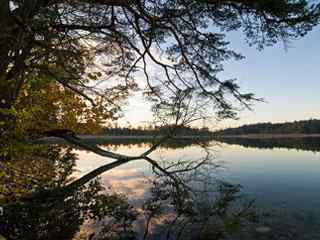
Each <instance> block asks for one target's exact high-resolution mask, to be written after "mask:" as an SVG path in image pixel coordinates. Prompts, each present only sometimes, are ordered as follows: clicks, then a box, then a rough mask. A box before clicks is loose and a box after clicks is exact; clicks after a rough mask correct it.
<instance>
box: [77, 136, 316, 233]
mask: <svg viewBox="0 0 320 240" xmlns="http://www.w3.org/2000/svg"><path fill="white" fill-rule="evenodd" d="M319 140H320V139H314V138H313V139H280V140H267V139H264V140H259V139H226V140H225V142H221V140H220V142H218V141H212V142H210V144H209V145H210V149H211V153H212V157H213V160H212V161H213V162H214V163H216V164H217V165H219V166H218V167H217V166H214V167H210V168H206V169H205V170H204V172H205V174H206V175H207V177H208V178H210V179H211V180H213V181H214V180H223V181H226V182H229V183H232V184H240V185H241V186H242V189H241V193H242V194H243V197H244V198H245V199H247V200H251V199H254V200H255V204H256V206H257V210H258V211H259V212H266V213H268V214H270V216H268V217H266V221H265V222H264V223H263V226H265V225H267V226H269V227H270V228H271V229H272V231H273V232H276V235H278V236H281V237H282V239H291V238H290V237H294V238H292V239H315V238H319V237H320V231H319V230H320V228H319V227H320V211H319V206H320V184H319V183H320V151H319V150H320V148H319V147H320V141H319ZM226 142H227V143H226ZM147 147H148V144H143V143H142V144H125V145H121V144H119V145H105V146H104V148H106V149H110V150H116V151H117V152H119V153H123V154H128V155H137V154H138V153H142V152H143V151H145V149H147ZM76 153H77V154H78V156H79V160H78V161H77V169H78V171H77V173H76V175H77V177H79V176H82V175H84V174H85V173H88V172H89V171H91V170H93V169H95V168H97V167H99V166H101V165H103V164H106V163H108V162H109V161H110V160H108V159H106V158H103V157H100V156H97V155H95V154H93V153H89V152H84V151H80V150H76ZM205 154H206V153H205V151H204V150H203V148H201V147H199V146H197V145H193V144H189V145H188V144H187V145H183V146H181V147H177V146H175V147H174V148H170V146H166V147H164V148H159V149H158V150H157V151H156V152H154V153H153V154H152V158H153V159H156V160H160V161H161V163H162V164H164V165H165V164H166V162H176V161H178V160H181V159H183V160H186V161H193V160H197V159H199V158H201V157H203V156H205ZM201 174H203V172H202V173H201ZM152 176H153V173H152V168H151V166H150V164H149V163H147V162H146V161H143V160H140V161H134V162H131V163H128V164H126V165H123V166H120V167H118V168H116V169H113V170H111V171H110V172H107V173H105V174H103V175H102V176H101V181H102V183H103V185H104V186H106V187H110V188H111V189H112V190H114V191H116V192H121V193H124V194H126V195H127V196H128V198H129V201H130V203H131V204H132V205H134V206H136V207H138V208H139V207H141V205H142V203H143V202H144V200H145V199H148V197H150V192H149V189H150V187H151V182H150V181H149V180H148V179H150V178H152ZM204 185H206V184H203V183H201V184H199V183H196V188H201V189H203V188H204V187H205V188H207V190H208V191H209V192H210V186H211V185H210V184H207V186H204ZM212 191H214V190H212ZM263 221H264V219H263ZM282 235H283V236H282ZM151 239H152V235H151ZM272 239H273V238H272Z"/></svg>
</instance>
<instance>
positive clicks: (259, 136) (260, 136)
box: [213, 133, 320, 139]
mask: <svg viewBox="0 0 320 240" xmlns="http://www.w3.org/2000/svg"><path fill="white" fill-rule="evenodd" d="M213 138H215V139H219V138H246V139H279V138H320V133H315V134H297V133H292V134H241V135H215V136H214V137H213Z"/></svg>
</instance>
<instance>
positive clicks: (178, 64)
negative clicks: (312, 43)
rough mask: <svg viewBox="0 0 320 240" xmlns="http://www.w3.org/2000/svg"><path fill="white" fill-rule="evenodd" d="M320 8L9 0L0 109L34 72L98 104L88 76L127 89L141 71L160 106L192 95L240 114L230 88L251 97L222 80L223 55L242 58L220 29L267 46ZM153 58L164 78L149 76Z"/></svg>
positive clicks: (4, 10) (236, 0) (284, 2)
mask: <svg viewBox="0 0 320 240" xmlns="http://www.w3.org/2000/svg"><path fill="white" fill-rule="evenodd" d="M319 11H320V10H319V4H317V5H315V4H312V5H310V4H308V2H307V1H305V0H299V1H289V0H281V1H278V0H261V1H254V2H252V1H247V0H231V1H224V0H222V1H221V0H219V1H217V0H201V1H193V0H189V1H173V0H167V1H139V0H133V1H124V0H99V1H88V0H82V1H71V0H59V1H53V0H30V1H23V0H5V1H4V2H3V4H1V8H0V15H1V17H0V27H1V35H0V43H1V45H0V46H1V47H0V57H1V59H2V61H1V65H0V89H1V95H0V98H1V101H0V102H1V103H0V104H1V105H0V107H1V108H3V109H10V107H11V106H12V105H13V104H14V101H15V100H16V98H17V97H18V95H19V92H20V91H21V89H22V88H23V86H24V85H25V84H26V82H27V81H28V78H27V76H28V75H30V74H33V75H35V76H37V75H46V76H50V77H52V78H54V79H55V80H56V81H57V82H59V83H60V84H62V85H63V86H65V87H66V88H69V89H71V90H72V91H75V92H77V93H78V94H80V95H81V96H82V97H84V98H85V99H87V100H89V101H91V102H92V103H93V99H91V97H90V92H91V93H92V92H95V93H97V91H98V90H97V89H96V88H93V87H92V86H88V85H89V84H88V80H89V79H113V80H114V81H115V82H116V84H117V85H118V86H121V87H122V89H128V88H129V87H132V86H133V85H134V84H133V81H134V79H133V77H134V76H135V72H136V70H138V69H139V68H142V72H143V73H144V74H145V79H146V84H145V85H146V86H147V88H146V93H147V94H149V95H151V97H152V98H153V99H154V100H156V101H157V102H158V103H160V104H161V103H164V100H167V101H169V102H170V103H172V104H174V103H175V102H172V101H175V100H176V97H177V96H180V95H181V94H183V95H185V94H186V93H187V94H192V95H193V96H196V97H197V99H210V100H211V102H212V104H213V105H214V106H215V107H216V108H217V109H218V112H219V113H220V114H221V115H222V116H228V117H234V116H235V115H234V109H233V107H232V105H231V103H230V102H229V101H227V99H226V97H225V95H226V94H228V93H231V95H232V96H234V97H235V98H236V99H237V100H239V101H240V102H241V103H243V104H244V105H246V106H248V105H247V104H248V102H250V100H253V99H254V96H253V95H252V94H243V93H241V92H240V91H239V87H238V85H237V84H236V82H235V81H233V80H221V79H219V78H218V75H217V74H218V73H219V72H221V71H222V70H223V68H222V63H223V61H225V60H229V59H241V58H242V56H241V55H240V54H238V53H235V52H234V51H232V50H230V49H228V47H227V45H228V43H227V42H226V41H225V40H224V33H225V32H227V31H231V30H238V29H242V30H243V31H244V34H245V35H246V37H247V39H248V42H249V44H256V45H257V46H258V48H263V46H268V45H272V44H273V43H275V42H277V41H279V40H283V41H288V40H290V39H292V38H298V37H301V36H304V35H305V34H306V33H307V32H309V31H310V30H311V29H312V27H313V26H314V25H316V24H317V23H318V20H319ZM97 62H98V63H97ZM147 65H155V66H157V68H158V69H159V73H161V74H163V76H165V77H161V78H159V77H155V78H151V76H150V69H149V68H148V67H147ZM94 66H95V67H94ZM97 67H99V68H100V69H101V71H97ZM108 90H109V89H108V88H107V89H106V90H105V92H99V94H100V95H104V96H105V94H108ZM170 100H171V101H170ZM93 104H94V103H93ZM3 117H5V116H4V114H2V118H3Z"/></svg>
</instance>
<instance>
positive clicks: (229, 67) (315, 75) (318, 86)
mask: <svg viewBox="0 0 320 240" xmlns="http://www.w3.org/2000/svg"><path fill="white" fill-rule="evenodd" d="M228 40H229V41H230V47H231V48H232V49H234V50H236V51H237V52H239V53H241V54H243V55H244V56H245V57H246V58H245V59H243V60H241V61H237V62H229V63H227V64H226V65H225V71H224V72H223V73H222V74H221V77H222V78H237V79H238V82H239V85H240V87H241V88H242V90H243V91H248V92H253V93H255V94H256V96H257V97H262V98H264V99H265V100H266V102H267V103H257V104H255V105H254V107H253V108H254V111H247V110H246V111H243V112H241V114H240V120H238V121H234V120H226V121H222V122H220V123H218V124H217V123H216V122H212V123H209V125H210V127H212V128H222V127H229V126H239V125H242V124H248V123H255V122H283V121H294V120H302V119H309V118H319V119H320V112H319V106H320V27H317V28H315V29H314V30H313V31H312V32H310V33H309V34H308V35H307V36H305V37H304V38H302V39H299V40H295V41H292V42H291V43H290V47H289V48H288V49H285V47H284V45H283V44H282V43H279V44H277V45H275V46H272V47H268V48H265V49H264V50H262V51H258V50H257V49H256V48H255V47H249V46H248V44H247V43H246V42H245V39H244V37H243V35H242V34H241V33H232V34H230V35H229V36H228ZM151 119H152V114H151V112H150V111H149V105H148V104H146V103H145V101H144V100H143V99H141V98H139V97H135V98H133V99H131V100H130V104H129V106H128V107H127V108H126V113H125V120H123V122H127V121H128V122H130V123H131V124H133V125H136V124H139V123H142V122H143V121H149V120H151Z"/></svg>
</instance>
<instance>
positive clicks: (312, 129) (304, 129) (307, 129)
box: [215, 119, 320, 135]
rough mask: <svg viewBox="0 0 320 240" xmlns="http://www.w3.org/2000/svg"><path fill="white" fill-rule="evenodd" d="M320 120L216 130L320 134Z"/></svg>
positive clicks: (229, 133) (249, 132) (225, 133)
mask: <svg viewBox="0 0 320 240" xmlns="http://www.w3.org/2000/svg"><path fill="white" fill-rule="evenodd" d="M319 133H320V120H317V119H310V120H302V121H294V122H284V123H271V122H268V123H256V124H249V125H243V126H241V127H236V128H227V129H224V130H220V131H216V132H215V134H218V135H244V134H319Z"/></svg>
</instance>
